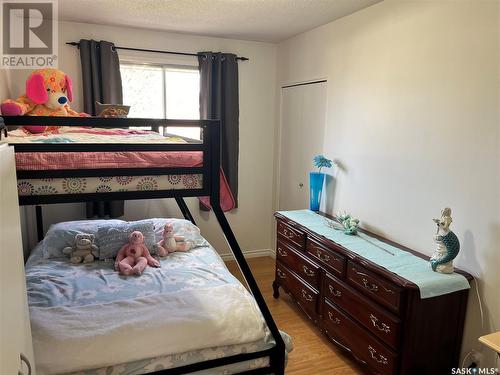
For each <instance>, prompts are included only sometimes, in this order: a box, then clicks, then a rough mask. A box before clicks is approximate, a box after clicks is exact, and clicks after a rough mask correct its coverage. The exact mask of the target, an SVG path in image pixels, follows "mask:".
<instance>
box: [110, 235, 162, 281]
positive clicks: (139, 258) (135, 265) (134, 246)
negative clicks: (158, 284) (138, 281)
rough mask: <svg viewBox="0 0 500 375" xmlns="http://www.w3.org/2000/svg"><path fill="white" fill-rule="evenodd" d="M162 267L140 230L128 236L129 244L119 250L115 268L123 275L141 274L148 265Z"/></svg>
mask: <svg viewBox="0 0 500 375" xmlns="http://www.w3.org/2000/svg"><path fill="white" fill-rule="evenodd" d="M148 264H149V265H150V266H151V267H160V263H159V262H158V261H157V260H156V259H155V258H153V257H152V256H151V254H150V253H149V250H148V248H147V247H146V245H144V236H143V234H142V233H141V232H139V231H134V232H132V233H131V234H130V236H129V237H128V244H126V245H124V246H123V247H122V248H121V249H120V251H119V252H118V254H117V256H116V260H115V270H116V271H120V273H121V274H122V275H125V276H128V275H133V274H135V275H141V274H142V272H143V271H144V269H145V268H146V266H147V265H148Z"/></svg>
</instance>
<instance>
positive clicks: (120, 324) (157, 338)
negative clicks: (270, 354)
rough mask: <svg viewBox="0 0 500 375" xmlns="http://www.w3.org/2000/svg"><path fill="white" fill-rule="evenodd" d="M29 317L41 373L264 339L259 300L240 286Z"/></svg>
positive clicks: (47, 310)
mask: <svg viewBox="0 0 500 375" xmlns="http://www.w3.org/2000/svg"><path fill="white" fill-rule="evenodd" d="M30 314H31V324H32V335H33V344H34V348H35V360H36V364H37V372H38V374H39V375H45V374H60V373H67V372H74V371H80V370H85V369H89V368H96V367H105V366H109V365H112V364H117V363H124V362H130V361H134V360H139V359H144V358H151V357H156V356H161V355H169V354H175V353H182V352H186V351H190V350H194V349H200V348H206V347H215V346H222V345H233V344H240V343H246V342H251V341H256V340H259V339H262V338H263V337H264V335H265V330H264V327H265V325H264V321H263V319H262V315H261V314H260V312H259V310H258V308H257V306H256V304H255V300H254V299H253V298H252V296H251V295H250V294H249V293H248V292H247V291H246V290H245V289H244V288H243V287H242V286H241V285H234V284H228V285H221V286H217V287H211V288H207V289H196V290H188V291H181V292H175V293H164V294H157V295H152V296H146V297H140V298H135V299H129V300H121V301H114V302H109V303H102V304H92V305H84V306H73V307H65V306H55V307H32V308H31V309H30ZM75 363H76V364H77V365H75Z"/></svg>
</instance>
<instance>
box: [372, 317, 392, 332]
mask: <svg viewBox="0 0 500 375" xmlns="http://www.w3.org/2000/svg"><path fill="white" fill-rule="evenodd" d="M370 320H371V321H372V323H373V326H374V327H376V328H378V330H379V331H384V332H385V333H389V332H391V327H390V326H388V325H387V324H385V323H382V326H380V325H379V324H378V318H377V317H376V316H375V315H373V314H370Z"/></svg>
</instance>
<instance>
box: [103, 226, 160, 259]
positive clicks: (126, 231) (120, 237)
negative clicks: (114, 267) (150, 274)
mask: <svg viewBox="0 0 500 375" xmlns="http://www.w3.org/2000/svg"><path fill="white" fill-rule="evenodd" d="M136 230H138V231H139V232H141V233H142V234H143V235H144V244H145V245H146V247H147V248H148V250H149V251H150V252H151V253H153V250H154V247H153V246H154V244H155V232H154V225H153V223H151V222H145V221H131V222H128V223H127V222H122V223H120V224H118V225H115V226H112V227H111V226H106V227H102V228H99V230H98V231H97V236H96V237H97V246H99V259H101V260H105V259H111V258H114V257H116V254H118V252H119V251H120V249H121V248H122V247H123V245H125V244H126V243H128V236H129V235H130V233H132V232H133V231H136Z"/></svg>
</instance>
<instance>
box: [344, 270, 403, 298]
mask: <svg viewBox="0 0 500 375" xmlns="http://www.w3.org/2000/svg"><path fill="white" fill-rule="evenodd" d="M352 270H353V271H354V272H356V274H357V275H360V276H368V275H367V274H366V273H363V272H359V271H357V270H356V268H354V267H353V268H352ZM362 280H363V284H364V285H365V288H366V289H368V290H371V291H372V292H378V285H375V284H370V283H368V280H367V279H365V278H364V277H363V278H362ZM370 288H373V289H370ZM382 288H384V290H385V291H386V292H387V293H391V294H395V292H394V291H393V290H392V289H387V288H386V287H385V286H383V285H382Z"/></svg>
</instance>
